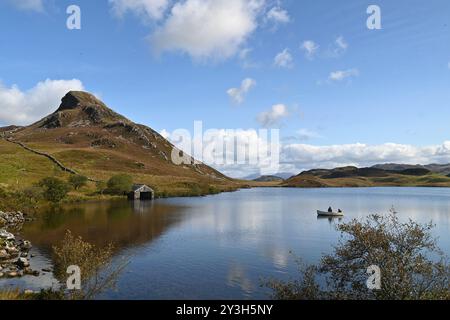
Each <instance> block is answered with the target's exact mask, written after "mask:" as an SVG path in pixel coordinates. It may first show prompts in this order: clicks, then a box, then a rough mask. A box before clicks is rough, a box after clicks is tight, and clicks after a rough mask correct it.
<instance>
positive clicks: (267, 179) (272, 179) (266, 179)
mask: <svg viewBox="0 0 450 320" xmlns="http://www.w3.org/2000/svg"><path fill="white" fill-rule="evenodd" d="M253 181H256V182H276V181H278V182H281V181H284V179H283V178H281V177H278V176H261V177H259V178H256V179H253Z"/></svg>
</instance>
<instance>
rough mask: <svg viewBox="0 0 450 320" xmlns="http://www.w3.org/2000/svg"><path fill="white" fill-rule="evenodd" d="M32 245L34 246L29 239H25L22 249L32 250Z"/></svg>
mask: <svg viewBox="0 0 450 320" xmlns="http://www.w3.org/2000/svg"><path fill="white" fill-rule="evenodd" d="M32 247H33V246H32V245H31V242H30V241H28V240H25V241H24V242H23V243H22V249H25V250H30V249H31V248H32Z"/></svg>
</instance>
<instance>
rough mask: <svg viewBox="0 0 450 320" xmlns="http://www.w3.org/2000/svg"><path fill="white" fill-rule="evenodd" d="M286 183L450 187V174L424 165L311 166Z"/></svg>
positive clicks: (302, 184)
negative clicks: (393, 167) (394, 168)
mask: <svg viewBox="0 0 450 320" xmlns="http://www.w3.org/2000/svg"><path fill="white" fill-rule="evenodd" d="M282 186H284V187H298V188H326V187H389V186H392V187H399V186H404V187H450V178H449V177H447V176H444V175H442V174H439V173H434V172H431V171H428V170H423V169H420V170H419V169H405V170H403V171H389V170H383V169H378V168H361V169H360V168H355V167H345V168H336V169H332V170H311V171H306V172H302V173H301V174H299V175H297V176H295V177H292V178H290V179H288V180H286V181H285V182H284V183H283V184H282Z"/></svg>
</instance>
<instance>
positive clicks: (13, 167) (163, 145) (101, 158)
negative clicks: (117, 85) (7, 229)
mask: <svg viewBox="0 0 450 320" xmlns="http://www.w3.org/2000/svg"><path fill="white" fill-rule="evenodd" d="M0 134H1V135H2V137H3V138H2V139H1V140H0V151H1V155H0V185H3V186H4V187H7V188H10V189H16V188H26V187H28V186H30V185H32V184H33V183H35V182H37V181H39V180H40V179H42V178H44V177H47V176H57V177H61V178H67V177H68V173H65V172H63V171H62V170H61V169H60V168H58V167H57V166H56V165H55V164H53V163H52V161H50V159H48V158H46V157H44V156H39V155H36V154H33V153H32V152H30V151H27V150H25V149H24V148H21V147H20V146H18V145H16V144H14V143H13V142H20V143H22V144H24V145H25V146H26V147H29V148H31V149H33V150H35V151H39V152H44V153H46V154H48V155H50V156H52V157H53V158H55V159H56V160H58V161H59V162H61V163H62V164H63V165H64V166H66V167H68V168H70V169H73V170H75V171H76V172H78V173H79V174H82V175H85V176H87V177H89V178H91V179H93V180H101V181H106V180H108V179H109V178H110V177H111V176H112V175H115V174H120V173H125V174H129V175H131V176H132V177H133V179H134V182H135V183H142V184H147V185H149V186H151V187H152V188H154V189H155V190H156V192H157V194H158V195H159V196H187V195H203V194H211V193H217V192H220V191H231V190H236V189H238V188H239V187H241V186H243V184H242V183H241V182H238V181H235V180H233V179H230V178H228V177H226V176H224V175H223V174H221V173H220V172H218V171H216V170H214V169H213V168H211V167H209V166H206V165H204V164H202V163H196V162H194V161H193V159H190V160H191V162H190V163H188V164H186V165H175V164H173V163H172V161H171V160H170V158H171V154H172V152H173V150H175V151H176V152H179V150H178V149H176V148H175V147H174V146H173V145H172V144H171V143H170V142H169V141H167V140H166V139H164V138H163V137H162V136H161V135H159V134H158V133H157V132H155V131H154V130H152V129H151V128H148V127H146V126H143V125H139V124H136V123H134V122H132V121H130V120H128V119H126V118H125V117H123V116H121V115H119V114H117V113H115V112H114V111H112V110H111V109H109V108H108V107H106V106H105V105H104V104H103V103H102V102H101V101H99V100H98V99H97V98H95V97H94V96H92V95H90V94H89V93H85V92H70V93H68V94H67V95H66V96H65V97H64V98H63V100H62V103H61V105H60V107H59V108H58V110H57V111H56V112H54V113H52V114H50V115H49V116H47V117H45V118H43V119H42V120H40V121H38V122H36V123H34V124H32V125H30V126H26V127H7V128H3V129H2V130H0ZM6 139H8V140H10V141H7V140H6ZM94 191H95V185H94V183H90V184H89V185H88V186H87V187H86V188H84V189H82V190H81V192H80V193H81V194H83V195H90V194H92V193H93V192H94Z"/></svg>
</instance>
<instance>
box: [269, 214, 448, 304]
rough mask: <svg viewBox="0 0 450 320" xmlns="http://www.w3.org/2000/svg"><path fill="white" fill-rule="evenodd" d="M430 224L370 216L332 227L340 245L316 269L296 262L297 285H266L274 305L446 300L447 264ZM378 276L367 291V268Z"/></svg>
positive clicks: (291, 282) (314, 266) (392, 217)
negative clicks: (375, 270) (375, 284)
mask: <svg viewBox="0 0 450 320" xmlns="http://www.w3.org/2000/svg"><path fill="white" fill-rule="evenodd" d="M433 227H434V226H433V224H432V223H428V224H418V223H416V222H414V221H412V220H409V221H408V222H406V223H403V222H400V220H399V219H398V216H397V214H396V213H395V212H394V211H392V212H391V213H390V215H388V216H379V215H372V216H370V217H368V218H366V219H365V220H352V221H350V222H348V223H343V224H340V225H338V226H337V230H338V231H339V232H340V233H341V239H340V241H339V242H338V244H337V245H336V246H335V247H334V252H333V253H332V254H328V255H324V256H323V257H322V260H321V262H320V263H319V264H318V265H307V264H304V263H303V262H301V261H299V262H298V265H299V277H298V279H295V280H291V281H287V282H283V281H278V280H270V281H268V282H267V283H266V284H265V285H266V286H267V287H269V288H271V289H272V290H273V296H272V297H273V298H274V299H279V300H349V299H350V300H449V299H450V289H449V288H450V264H449V260H448V259H449V258H448V257H447V256H446V255H444V253H443V252H442V251H441V250H440V249H439V247H438V246H437V242H436V239H435V238H433V236H432V234H431V231H432V229H433ZM371 266H376V267H377V268H379V271H380V283H379V287H378V288H376V289H374V288H372V289H369V287H368V285H367V281H368V279H369V274H368V271H367V270H368V268H369V267H371Z"/></svg>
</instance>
